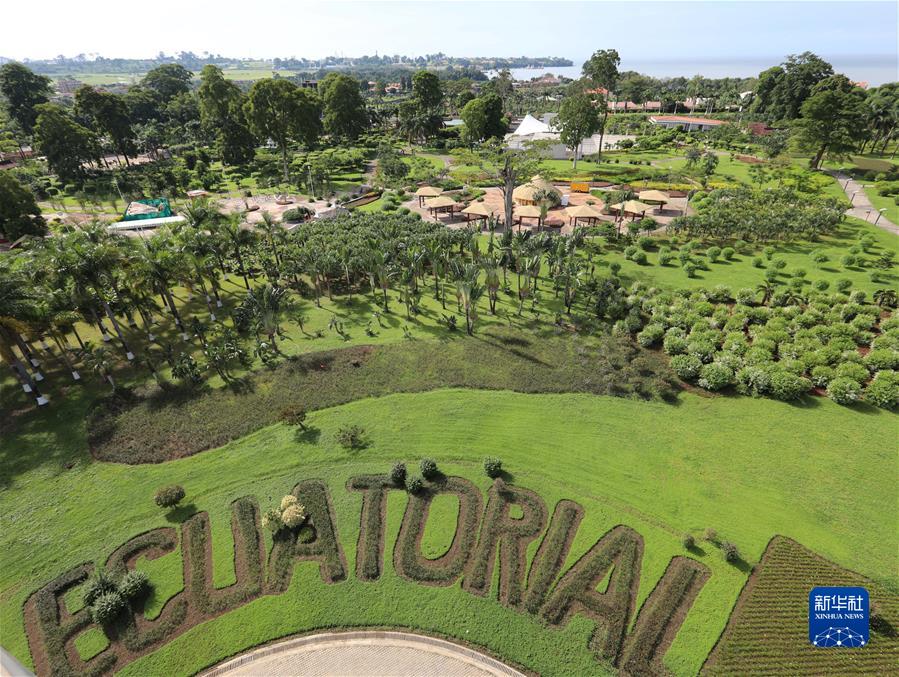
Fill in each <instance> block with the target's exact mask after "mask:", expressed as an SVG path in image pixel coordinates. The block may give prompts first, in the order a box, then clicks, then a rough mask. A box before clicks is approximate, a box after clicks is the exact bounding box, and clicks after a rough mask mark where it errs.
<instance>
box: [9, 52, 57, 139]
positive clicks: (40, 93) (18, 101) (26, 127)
mask: <svg viewBox="0 0 899 677" xmlns="http://www.w3.org/2000/svg"><path fill="white" fill-rule="evenodd" d="M51 93H52V89H51V87H50V78H48V77H45V76H43V75H37V74H35V73H33V72H32V71H31V70H29V69H28V68H27V67H25V66H23V65H22V64H20V63H15V62H11V63H6V64H3V65H2V66H0V94H3V97H4V98H5V99H6V107H7V110H8V111H9V116H10V117H11V118H12V119H13V120H15V122H16V123H17V124H18V125H19V127H20V128H21V129H22V131H23V132H25V134H27V135H30V134H31V133H32V131H33V130H34V123H35V121H36V120H37V111H36V110H35V108H36V107H37V106H38V105H40V104H42V103H47V101H49V100H50V94H51Z"/></svg>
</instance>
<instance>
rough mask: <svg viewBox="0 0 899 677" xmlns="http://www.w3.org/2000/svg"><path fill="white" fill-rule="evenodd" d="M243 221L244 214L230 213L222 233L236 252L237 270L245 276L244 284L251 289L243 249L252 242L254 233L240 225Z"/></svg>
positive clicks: (234, 252)
mask: <svg viewBox="0 0 899 677" xmlns="http://www.w3.org/2000/svg"><path fill="white" fill-rule="evenodd" d="M242 223H243V215H241V214H239V213H236V212H235V213H233V214H228V216H227V217H226V219H225V220H224V221H223V222H222V224H221V234H222V236H223V237H224V239H225V240H226V241H227V242H228V243H229V244H230V246H231V252H232V253H233V254H234V260H235V261H237V270H238V272H239V273H240V275H241V277H243V283H244V286H245V287H246V288H247V289H249V288H250V280H249V279H248V278H247V269H246V267H245V266H244V263H243V255H242V253H241V249H242V248H243V247H247V246H249V245H250V244H252V242H253V234H252V233H251V232H250V231H249V230H246V229H244V228H241V227H240V226H241V224H242Z"/></svg>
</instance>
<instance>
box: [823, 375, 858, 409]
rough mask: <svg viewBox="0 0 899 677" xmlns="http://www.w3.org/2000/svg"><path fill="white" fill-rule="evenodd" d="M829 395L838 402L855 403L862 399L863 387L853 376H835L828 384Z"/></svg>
mask: <svg viewBox="0 0 899 677" xmlns="http://www.w3.org/2000/svg"><path fill="white" fill-rule="evenodd" d="M827 396H828V397H829V398H830V399H831V400H833V401H834V402H836V403H837V404H844V405H845V404H853V403H854V402H858V401H859V400H860V399H861V396H862V388H861V386H860V385H859V383H858V381H855V380H853V379H851V378H846V377H842V378H835V379H833V380H832V381H831V382H830V383H829V384H828V385H827Z"/></svg>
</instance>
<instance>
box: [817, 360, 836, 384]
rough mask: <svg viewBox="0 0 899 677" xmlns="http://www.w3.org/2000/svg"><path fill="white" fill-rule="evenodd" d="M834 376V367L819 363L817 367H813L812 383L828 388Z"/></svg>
mask: <svg viewBox="0 0 899 677" xmlns="http://www.w3.org/2000/svg"><path fill="white" fill-rule="evenodd" d="M833 377H834V373H833V369H832V368H831V367H828V366H827V365H826V364H819V365H818V366H817V367H813V368H812V383H814V384H815V385H816V386H818V387H819V388H826V387H827V384H828V383H830V381H831V380H832V379H833Z"/></svg>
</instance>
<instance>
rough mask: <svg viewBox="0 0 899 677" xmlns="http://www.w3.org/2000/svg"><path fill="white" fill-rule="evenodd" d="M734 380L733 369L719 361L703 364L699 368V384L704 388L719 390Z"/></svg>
mask: <svg viewBox="0 0 899 677" xmlns="http://www.w3.org/2000/svg"><path fill="white" fill-rule="evenodd" d="M733 382H734V372H733V370H732V369H731V368H730V367H728V366H726V365H723V364H721V363H720V362H712V363H711V364H706V365H704V366H703V367H702V368H701V369H700V370H699V381H698V383H699V385H700V387H702V388H705V389H706V390H712V391H715V390H721V389H722V388H726V387H727V386H729V385H732V384H733Z"/></svg>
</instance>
